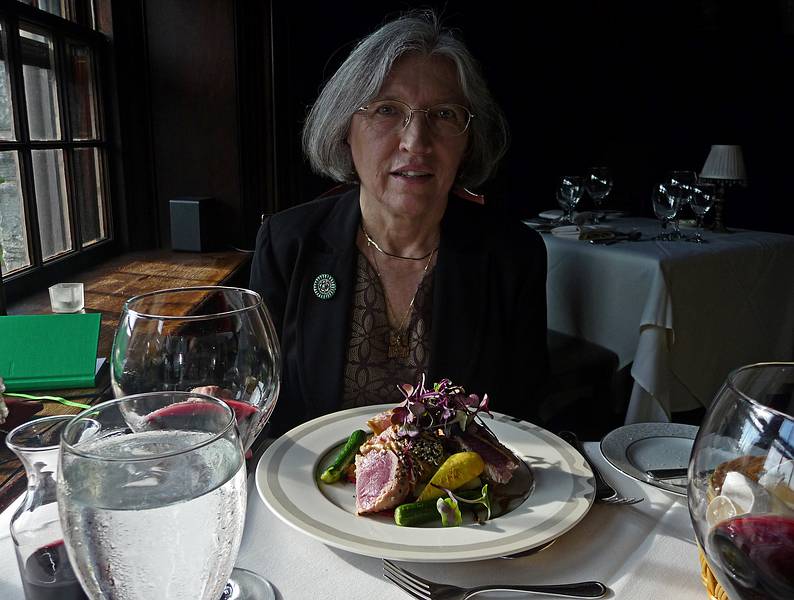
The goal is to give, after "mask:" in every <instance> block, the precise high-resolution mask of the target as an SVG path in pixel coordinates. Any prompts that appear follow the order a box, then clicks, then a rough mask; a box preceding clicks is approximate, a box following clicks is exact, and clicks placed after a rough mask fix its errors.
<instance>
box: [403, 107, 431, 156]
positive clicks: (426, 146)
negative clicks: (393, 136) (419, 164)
mask: <svg viewBox="0 0 794 600" xmlns="http://www.w3.org/2000/svg"><path fill="white" fill-rule="evenodd" d="M432 146H433V132H432V131H431V130H430V124H429V123H428V122H427V118H426V116H425V114H424V113H416V112H415V113H414V114H413V115H412V117H411V120H410V121H409V122H408V125H407V126H406V127H405V128H404V129H403V130H402V131H401V132H400V150H405V151H406V152H411V153H413V154H427V153H428V152H430V151H431V150H432Z"/></svg>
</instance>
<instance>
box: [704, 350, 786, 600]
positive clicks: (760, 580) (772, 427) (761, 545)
mask: <svg viewBox="0 0 794 600" xmlns="http://www.w3.org/2000/svg"><path fill="white" fill-rule="evenodd" d="M688 502H689V512H690V515H691V517H692V524H693V526H694V529H695V534H696V535H697V539H698V543H699V545H700V549H701V551H702V552H703V553H704V554H705V560H706V563H707V565H708V567H709V569H710V570H711V572H712V573H713V574H714V575H715V576H716V580H717V582H718V584H719V585H720V586H722V588H723V591H724V592H726V593H727V595H728V597H730V598H731V600H749V599H755V598H768V599H772V600H775V599H780V600H782V599H783V598H787V599H789V598H794V568H792V565H794V363H792V362H789V363H762V364H755V365H750V366H746V367H742V368H740V369H737V370H735V371H733V372H732V373H731V374H730V375H728V379H727V381H726V382H725V384H724V385H723V386H722V388H721V389H720V391H719V392H718V393H717V395H716V397H715V398H714V401H713V402H712V404H711V407H710V409H709V411H708V413H707V414H706V417H705V419H704V421H703V424H702V425H701V426H700V429H699V431H698V434H697V437H696V439H695V444H694V446H693V448H692V455H691V457H690V462H689V486H688ZM701 560H703V557H701ZM713 595H714V596H715V597H722V596H720V594H719V593H717V592H715V593H714V594H713Z"/></svg>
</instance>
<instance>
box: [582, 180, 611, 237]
mask: <svg viewBox="0 0 794 600" xmlns="http://www.w3.org/2000/svg"><path fill="white" fill-rule="evenodd" d="M584 187H585V190H586V191H587V195H588V196H590V198H592V199H593V205H594V206H595V209H596V210H595V212H594V213H593V223H596V224H598V223H599V222H600V221H601V217H602V216H603V215H602V214H601V213H600V212H599V211H600V210H601V205H602V204H603V202H604V199H605V198H606V197H607V196H608V195H609V192H611V191H612V177H611V175H610V174H609V169H608V168H606V167H592V168H591V169H590V170H589V171H588V173H587V176H586V177H585V182H584Z"/></svg>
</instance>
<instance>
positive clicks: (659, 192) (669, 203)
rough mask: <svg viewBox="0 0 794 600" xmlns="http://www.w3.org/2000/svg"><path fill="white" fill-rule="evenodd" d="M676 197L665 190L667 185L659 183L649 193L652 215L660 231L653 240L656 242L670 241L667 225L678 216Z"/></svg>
mask: <svg viewBox="0 0 794 600" xmlns="http://www.w3.org/2000/svg"><path fill="white" fill-rule="evenodd" d="M678 202H679V200H678V196H675V195H673V194H670V193H669V192H668V190H667V184H664V183H660V184H659V185H657V186H655V187H654V188H653V191H652V192H651V203H652V205H653V214H654V215H656V218H657V219H659V222H660V223H661V229H660V231H659V235H657V236H656V237H655V238H654V239H656V240H670V239H672V238H671V237H670V234H669V233H668V231H667V224H668V223H669V222H670V221H672V220H673V219H675V217H676V215H677V214H678Z"/></svg>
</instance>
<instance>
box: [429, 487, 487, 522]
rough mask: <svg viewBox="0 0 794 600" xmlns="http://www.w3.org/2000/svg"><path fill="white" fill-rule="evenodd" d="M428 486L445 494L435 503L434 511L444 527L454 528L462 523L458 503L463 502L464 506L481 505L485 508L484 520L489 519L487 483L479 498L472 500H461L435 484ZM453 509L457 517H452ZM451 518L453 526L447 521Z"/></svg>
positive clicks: (453, 493) (450, 491)
mask: <svg viewBox="0 0 794 600" xmlns="http://www.w3.org/2000/svg"><path fill="white" fill-rule="evenodd" d="M430 485H432V486H433V487H437V488H438V489H440V490H444V491H445V492H446V493H447V497H446V498H443V497H442V498H439V499H438V501H437V502H436V509H437V510H438V512H439V513H440V514H441V524H442V525H443V526H444V527H456V526H458V525H460V524H461V523H462V522H463V520H462V517H461V516H460V507H459V503H460V502H463V503H464V504H482V505H483V506H484V507H485V510H486V513H487V514H486V516H485V520H486V521H487V520H488V519H490V518H491V497H490V495H489V494H488V484H487V483H486V484H485V485H484V486H482V491H481V494H482V495H481V496H480V497H479V498H474V499H472V500H467V499H466V498H461V497H460V496H458V495H457V494H456V493H455V492H453V491H452V490H448V489H447V488H445V487H441V486H439V485H436V484H435V483H431V484H430ZM453 509H454V511H455V512H456V514H457V517H454V515H453V513H452V512H451V511H452V510H453ZM452 517H454V525H450V524H449V519H450V518H452Z"/></svg>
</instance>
